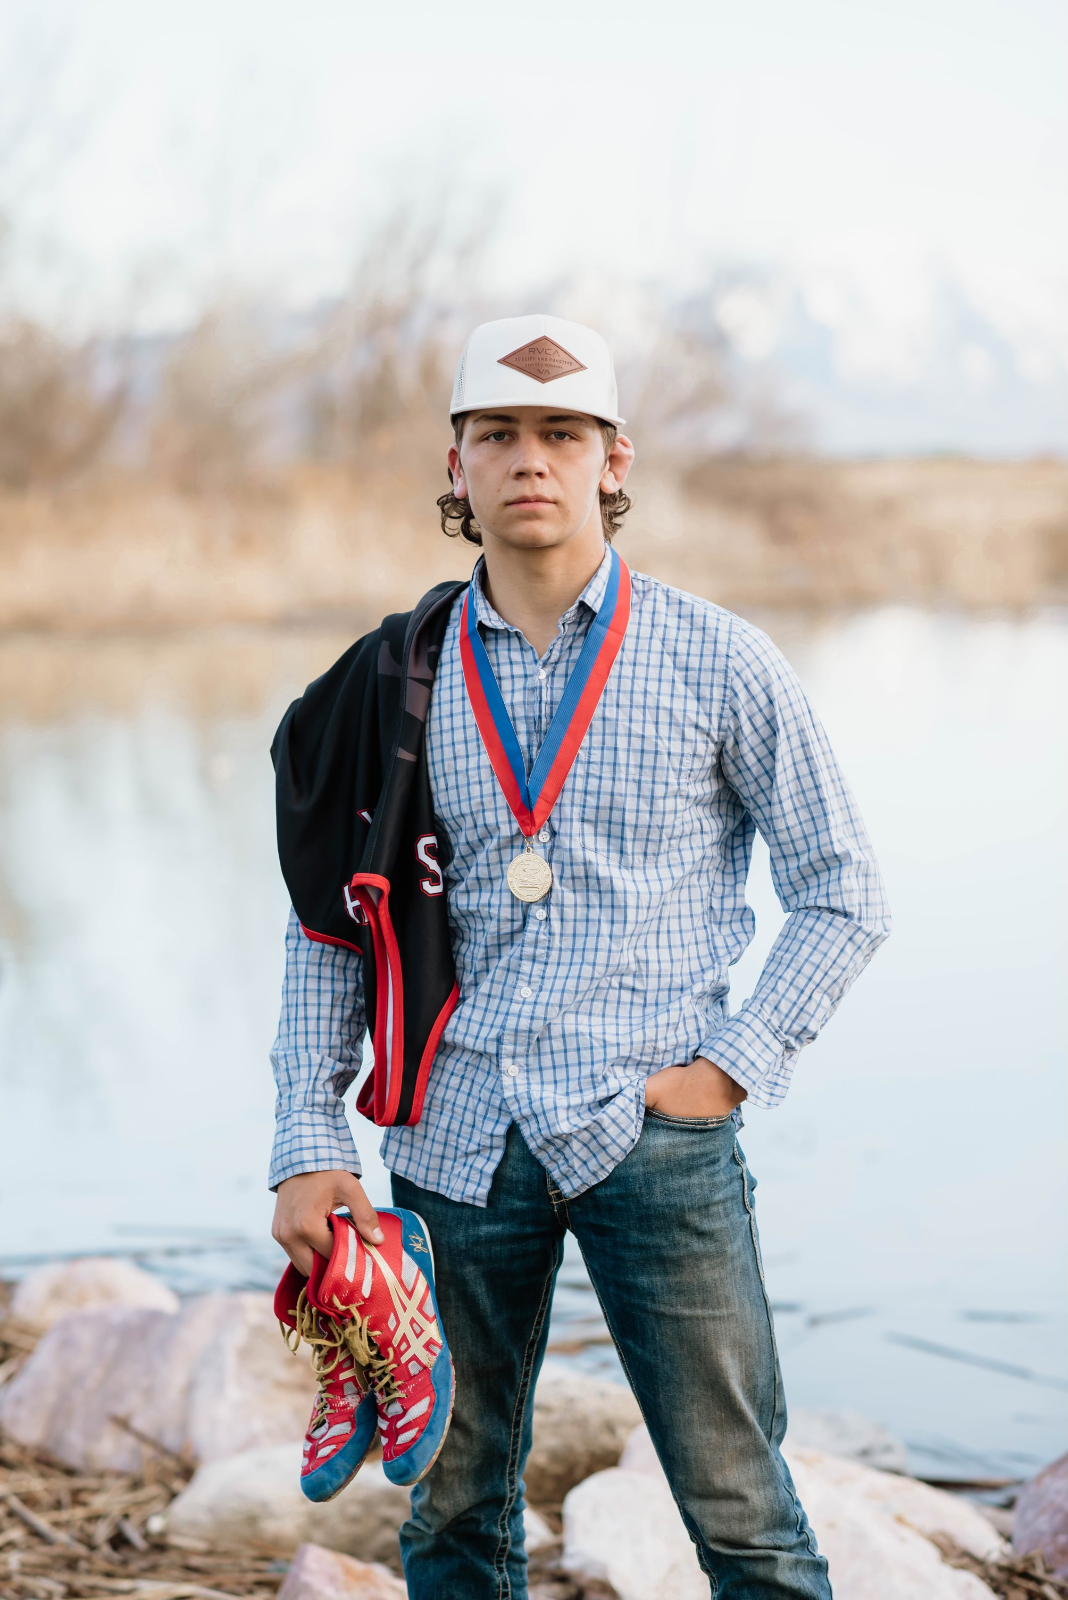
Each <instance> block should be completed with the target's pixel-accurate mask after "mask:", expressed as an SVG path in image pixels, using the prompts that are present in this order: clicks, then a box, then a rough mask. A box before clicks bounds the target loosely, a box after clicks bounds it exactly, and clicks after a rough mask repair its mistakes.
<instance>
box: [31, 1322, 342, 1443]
mask: <svg viewBox="0 0 1068 1600" xmlns="http://www.w3.org/2000/svg"><path fill="white" fill-rule="evenodd" d="M314 1393H315V1381H314V1379H313V1378H312V1374H311V1369H310V1367H309V1364H308V1361H307V1359H306V1356H305V1353H304V1352H301V1353H300V1354H298V1355H297V1356H293V1355H292V1354H290V1352H289V1351H288V1350H286V1348H285V1346H284V1344H283V1343H282V1340H281V1338H280V1337H279V1333H278V1324H277V1322H276V1320H275V1316H274V1311H273V1309H272V1306H271V1297H270V1295H266V1294H216V1295H200V1296H198V1297H197V1298H196V1299H193V1300H189V1301H187V1302H186V1303H185V1305H183V1306H182V1308H181V1310H179V1311H176V1312H175V1311H167V1310H151V1309H140V1308H131V1307H128V1306H126V1305H104V1306H97V1307H95V1308H94V1309H91V1310H87V1311H77V1312H74V1313H72V1314H71V1315H69V1316H66V1317H63V1318H62V1319H61V1320H59V1321H57V1322H55V1324H54V1325H53V1326H52V1327H51V1328H50V1329H49V1331H48V1332H47V1333H46V1334H45V1335H44V1337H43V1338H42V1339H41V1341H40V1343H39V1344H38V1345H37V1348H36V1349H35V1350H34V1352H33V1354H32V1355H31V1356H30V1357H29V1359H28V1360H27V1361H25V1362H24V1364H23V1365H22V1366H21V1368H20V1369H19V1371H18V1372H17V1373H16V1374H15V1376H14V1377H13V1378H12V1379H11V1380H10V1382H8V1383H7V1384H5V1385H4V1387H3V1388H2V1389H0V1429H2V1430H3V1432H4V1433H5V1434H7V1436H8V1437H9V1438H11V1439H15V1440H17V1441H18V1443H19V1444H23V1445H26V1446H29V1447H30V1448H33V1449H47V1450H48V1452H49V1453H50V1454H51V1455H53V1456H55V1457H56V1458H57V1459H58V1460H60V1461H62V1462H64V1463H66V1465H67V1466H70V1467H77V1468H80V1469H84V1470H87V1471H94V1472H98V1471H109V1472H135V1471H136V1470H137V1468H138V1467H139V1465H140V1462H141V1445H140V1444H139V1442H138V1437H137V1436H138V1435H139V1434H140V1435H143V1436H147V1437H148V1438H150V1439H154V1440H156V1441H157V1442H158V1443H160V1444H162V1445H163V1446H164V1447H165V1448H166V1449H167V1450H169V1451H171V1452H173V1453H174V1454H175V1455H178V1456H181V1457H184V1458H185V1459H187V1460H188V1461H189V1462H190V1463H195V1462H198V1461H214V1460H216V1459H217V1458H218V1457H220V1456H226V1455H232V1454H233V1453H234V1452H235V1451H238V1450H246V1449H249V1448H252V1447H253V1446H262V1445H273V1444H282V1443H285V1441H286V1440H291V1439H299V1438H300V1437H301V1436H302V1435H303V1433H304V1429H305V1427H306V1426H307V1421H308V1414H309V1412H310V1410H311V1403H312V1396H313V1395H314ZM73 1395H76V1396H77V1397H78V1399H77V1404H72V1403H71V1397H72V1396H73Z"/></svg>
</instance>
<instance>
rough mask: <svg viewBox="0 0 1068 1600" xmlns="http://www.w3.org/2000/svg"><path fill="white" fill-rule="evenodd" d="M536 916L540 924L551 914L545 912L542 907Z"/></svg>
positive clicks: (536, 912)
mask: <svg viewBox="0 0 1068 1600" xmlns="http://www.w3.org/2000/svg"><path fill="white" fill-rule="evenodd" d="M534 915H535V916H536V917H537V919H538V921H539V922H544V921H545V919H546V917H547V916H548V915H549V913H548V912H547V911H543V910H542V908H541V906H539V907H538V909H537V911H535V913H534Z"/></svg>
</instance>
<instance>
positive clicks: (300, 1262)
mask: <svg viewBox="0 0 1068 1600" xmlns="http://www.w3.org/2000/svg"><path fill="white" fill-rule="evenodd" d="M281 1244H282V1249H283V1250H284V1251H285V1253H286V1255H287V1256H288V1257H289V1259H290V1261H292V1263H293V1265H294V1266H295V1267H296V1269H297V1271H298V1272H299V1273H300V1275H301V1277H302V1278H310V1277H311V1269H312V1262H313V1261H314V1259H315V1252H314V1251H313V1250H312V1248H311V1246H310V1245H307V1244H303V1243H301V1241H300V1240H299V1239H298V1238H294V1239H293V1240H292V1242H291V1243H288V1244H287V1243H286V1241H285V1240H282V1241H281Z"/></svg>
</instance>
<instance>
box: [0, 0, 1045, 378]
mask: <svg viewBox="0 0 1068 1600" xmlns="http://www.w3.org/2000/svg"><path fill="white" fill-rule="evenodd" d="M42 17H44V18H45V19H46V22H45V23H44V24H43V23H42V22H41V20H40V19H41V18H42ZM46 35H47V39H48V41H49V49H51V51H52V59H57V58H58V59H59V60H60V65H59V67H58V68H57V69H56V72H57V73H58V76H57V77H56V79H55V88H54V91H53V96H52V98H53V100H54V102H55V105H56V113H55V115H54V118H53V120H54V122H55V123H56V124H57V125H59V124H63V125H64V126H65V125H66V124H65V122H64V119H67V121H69V122H70V125H71V126H72V127H74V128H75V129H76V133H75V134H74V135H72V136H71V137H72V138H74V139H75V140H76V143H77V149H76V151H75V152H74V153H73V155H72V156H71V158H70V160H69V161H68V162H67V164H66V166H65V167H64V169H63V172H62V175H61V176H60V177H54V178H52V179H50V180H49V181H43V180H42V181H39V182H38V183H37V184H36V185H35V186H34V189H33V193H32V196H31V197H30V198H31V199H32V212H33V220H34V226H35V228H36V229H37V230H38V232H40V233H41V234H42V235H48V236H49V237H50V238H51V240H52V241H53V244H54V246H56V247H57V249H56V255H57V257H58V256H59V255H65V256H66V257H68V258H69V261H70V262H73V261H75V260H77V262H78V264H79V265H78V269H77V271H76V272H75V273H74V274H73V277H72V279H71V285H70V286H69V287H68V289H67V290H65V292H64V297H63V304H64V307H65V308H68V309H69V307H70V306H71V305H73V304H75V303H77V304H78V305H79V306H80V307H81V306H86V305H92V306H94V307H96V308H98V310H99V308H103V307H106V306H108V305H109V304H110V305H114V304H115V303H116V302H117V301H118V300H119V299H120V298H121V297H122V296H123V295H125V294H126V293H127V289H128V285H129V283H130V281H131V280H132V279H134V278H135V277H139V281H141V282H142V283H144V284H147V285H149V286H150V287H148V288H146V289H144V291H143V303H142V315H143V316H144V317H145V318H147V319H148V321H149V322H152V321H153V320H155V321H156V322H157V323H167V322H173V321H180V320H181V318H182V317H183V316H184V315H185V314H186V313H187V310H188V307H189V306H190V305H191V304H192V303H193V301H194V300H195V297H196V295H197V294H198V293H199V292H200V291H201V289H202V288H203V287H204V286H205V285H208V286H211V285H217V284H218V283H220V282H223V281H225V282H228V283H243V284H247V285H249V286H251V287H253V288H255V289H257V290H265V291H268V292H270V293H273V294H276V295H279V296H281V297H284V298H286V299H287V300H289V301H291V302H296V303H299V302H301V301H306V300H308V299H310V298H314V297H315V296H316V295H319V294H322V293H330V292H332V291H333V290H335V289H336V288H337V287H338V286H339V285H340V284H341V283H342V282H343V280H344V275H345V271H346V266H347V264H348V262H349V261H350V260H351V259H352V255H353V253H354V250H355V249H356V248H358V245H359V241H360V238H361V236H362V235H364V234H365V233H366V231H367V230H368V228H369V225H370V222H371V220H372V219H373V217H374V216H375V215H376V214H379V213H381V211H382V209H383V208H384V207H385V206H387V205H388V203H389V199H390V196H391V195H394V194H396V193H397V192H398V191H400V192H405V193H416V192H419V191H420V190H422V192H425V193H427V194H430V195H432V196H443V195H444V196H447V197H448V203H449V205H450V208H451V209H452V210H454V211H455V212H456V213H457V214H460V215H462V214H464V213H465V212H468V211H470V210H471V209H472V208H473V207H477V206H478V205H479V204H481V203H483V202H484V197H485V195H486V194H487V193H492V195H493V196H494V197H495V198H494V201H493V204H494V209H495V213H496V215H497V218H498V232H497V241H496V245H495V248H494V252H493V256H492V265H491V276H492V278H493V287H494V288H495V289H496V290H497V291H498V292H500V291H502V290H503V292H504V293H505V295H506V296H507V295H508V294H514V296H515V299H516V303H517V307H518V308H521V309H530V308H529V307H528V306H526V304H525V295H526V292H527V289H528V287H533V286H535V285H538V284H540V283H542V282H545V281H547V280H548V279H551V278H556V279H560V278H568V279H577V280H582V281H586V282H587V283H589V284H593V285H601V284H607V283H611V284H615V285H617V286H619V285H626V284H630V283H635V282H640V281H642V280H649V279H657V280H661V281H668V282H671V283H678V284H680V285H691V284H693V283H695V282H698V281H699V280H700V279H701V276H702V274H707V271H708V267H709V263H711V262H723V261H728V262H730V261H743V262H753V263H756V264H758V265H760V266H762V267H764V268H767V269H769V270H771V271H772V272H774V273H780V274H784V275H785V276H786V278H787V279H788V280H789V282H790V283H792V284H800V285H801V286H802V290H803V295H804V299H805V304H806V307H807V308H808V310H809V311H810V312H811V313H812V314H813V315H815V316H816V317H817V318H818V319H819V320H821V321H822V322H824V323H827V324H828V325H834V326H835V328H836V329H837V333H836V338H837V339H838V346H836V348H838V347H840V349H839V357H838V358H837V359H840V360H841V361H842V362H844V363H845V367H846V368H848V367H849V365H850V363H852V364H853V367H854V368H856V369H857V370H861V371H869V372H872V373H876V374H879V373H882V374H883V375H884V376H885V377H886V378H887V381H894V375H895V373H900V371H901V370H902V363H904V364H905V366H906V367H907V366H908V363H909V361H910V360H913V355H912V354H910V352H913V350H914V347H915V348H918V345H917V341H922V339H923V338H924V337H925V334H924V332H923V330H924V329H925V328H926V327H927V326H928V324H929V322H930V318H931V315H932V311H931V307H932V304H933V298H934V297H936V296H937V294H938V291H939V286H940V285H944V284H945V283H950V284H952V285H953V286H954V292H957V291H959V293H960V294H961V295H962V296H963V297H964V298H965V299H966V301H967V303H968V305H969V306H970V307H973V308H976V310H977V311H978V312H979V313H980V314H981V317H982V318H983V319H985V321H986V322H987V323H989V325H990V327H991V328H993V329H994V330H996V334H997V336H998V337H999V338H1004V339H1005V340H1007V341H1008V342H1009V343H1010V344H1011V346H1012V348H1013V350H1014V351H1015V352H1016V359H1017V360H1018V363H1019V365H1020V368H1021V371H1023V372H1031V374H1032V376H1034V375H1035V374H1038V375H1039V376H1040V375H1041V372H1042V370H1043V363H1045V366H1046V368H1047V369H1049V368H1050V364H1051V363H1053V364H1054V365H1055V366H1056V368H1057V370H1058V372H1059V373H1061V374H1062V375H1063V373H1064V372H1068V6H1066V5H1065V4H1064V3H1063V0H879V3H872V0H746V4H744V5H739V4H737V3H734V4H730V5H728V4H726V3H725V0H702V3H700V4H693V3H684V0H658V3H656V4H652V3H645V4H637V3H634V0H621V3H617V4H615V5H614V6H611V7H608V6H603V5H598V4H592V3H587V0H572V3H571V4H569V5H568V6H566V7H561V6H545V5H541V6H539V5H528V6H526V7H521V6H516V5H510V6H503V5H501V4H499V3H496V4H489V3H487V0H456V3H453V4H449V5H444V4H442V3H441V0H435V3H432V0H407V3H406V4H404V5H403V6H400V5H398V6H388V5H382V4H374V5H371V4H368V3H366V0H346V3H342V0H303V3H302V4H301V5H300V6H299V7H298V6H296V5H292V4H290V5H286V4H281V3H279V0H181V3H175V0H59V3H53V4H51V5H49V4H48V3H47V0H6V3H5V4H4V5H3V6H2V8H0V42H2V43H3V46H4V55H5V60H6V66H5V68H4V81H5V82H8V83H9V82H11V81H12V74H14V77H15V79H16V80H19V81H21V82H22V83H23V84H25V83H26V82H27V81H29V78H30V77H31V76H32V71H29V70H24V69H23V66H22V63H23V62H24V61H27V62H30V64H31V68H32V60H33V58H34V53H35V52H36V53H37V55H40V54H41V51H42V46H41V42H40V41H41V39H42V38H43V37H45V36H46ZM44 279H45V275H43V274H42V275H40V276H39V278H38V279H37V280H36V286H35V284H34V282H33V281H31V282H30V284H29V288H28V292H30V293H34V292H38V293H43V292H44V291H43V290H42V288H41V285H42V284H43V283H44ZM75 285H76V287H75ZM751 309H752V308H751ZM739 315H740V318H741V320H740V321H738V318H737V317H736V321H738V328H739V330H740V333H739V336H740V338H741V339H742V341H743V342H744V341H745V339H747V338H748V339H749V341H750V343H753V342H754V341H755V345H754V348H755V347H756V346H757V345H759V344H760V340H761V337H762V336H761V331H760V329H761V322H760V316H761V313H760V312H759V311H757V312H754V313H753V314H752V315H750V316H749V322H748V325H746V315H747V313H746V312H745V308H744V306H742V309H741V312H740V313H739ZM754 318H755V320H754ZM962 359H963V358H962ZM978 361H979V358H978V357H976V358H975V360H974V361H973V363H972V365H973V368H974V370H975V373H976V374H978V373H979V366H978V365H976V362H978ZM1028 364H1030V365H1028ZM917 370H918V369H917ZM965 370H967V362H966V361H965ZM977 381H978V380H977ZM1036 381H1038V380H1037V379H1036Z"/></svg>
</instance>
